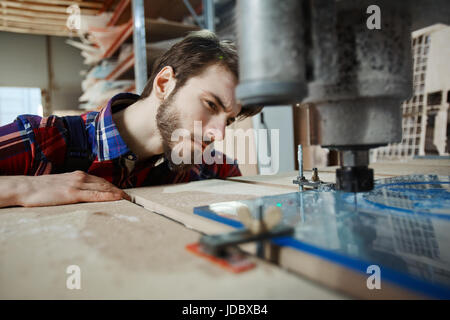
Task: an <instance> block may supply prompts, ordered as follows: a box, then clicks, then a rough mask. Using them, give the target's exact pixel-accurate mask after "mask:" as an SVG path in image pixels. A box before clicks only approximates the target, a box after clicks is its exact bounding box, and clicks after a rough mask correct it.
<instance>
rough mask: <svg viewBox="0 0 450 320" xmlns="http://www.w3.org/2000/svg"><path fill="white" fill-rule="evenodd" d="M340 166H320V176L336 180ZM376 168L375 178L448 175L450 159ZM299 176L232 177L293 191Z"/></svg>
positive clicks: (376, 165) (293, 173)
mask: <svg viewBox="0 0 450 320" xmlns="http://www.w3.org/2000/svg"><path fill="white" fill-rule="evenodd" d="M337 168H339V167H338V166H333V167H325V168H319V169H318V170H319V178H320V180H322V181H325V182H330V183H334V182H336V174H335V172H336V169H337ZM370 168H373V169H374V172H375V179H382V178H389V177H394V176H399V175H410V174H437V175H442V176H448V175H449V173H450V161H448V160H428V159H427V160H423V159H420V160H410V161H407V162H393V161H390V162H377V163H372V164H370ZM304 175H305V177H306V178H307V179H311V177H312V171H310V170H305V171H304ZM297 176H298V171H291V172H283V173H280V174H276V175H254V176H245V177H234V178H230V180H232V181H239V182H245V183H251V184H258V185H267V186H276V187H284V188H287V189H290V190H293V191H296V190H298V186H297V185H294V184H293V183H292V180H293V179H295V178H296V177H297Z"/></svg>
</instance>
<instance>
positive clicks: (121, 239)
mask: <svg viewBox="0 0 450 320" xmlns="http://www.w3.org/2000/svg"><path fill="white" fill-rule="evenodd" d="M198 238H199V234H198V233H196V232H194V231H192V230H188V229H186V228H184V227H183V226H182V225H180V224H178V223H176V222H174V221H170V220H168V219H166V218H164V217H162V216H159V215H157V214H154V213H152V212H150V211H148V210H145V209H143V208H141V207H139V206H136V205H134V204H132V203H130V202H127V201H117V202H106V203H90V204H87V203H86V204H76V205H66V206H57V207H42V208H6V209H0V257H1V259H0V299H316V298H320V299H336V298H342V297H343V296H342V295H339V294H336V293H333V292H331V291H328V290H325V289H324V288H322V287H320V286H317V285H314V284H313V283H311V282H309V281H307V280H303V279H301V278H300V277H298V276H295V275H293V274H290V273H288V272H286V271H284V270H282V269H280V268H278V267H276V266H274V265H271V264H268V263H265V262H263V261H260V260H257V259H255V261H256V262H257V267H256V268H255V269H253V270H251V271H247V272H245V273H241V274H238V275H235V274H232V273H230V272H228V271H225V270H223V269H222V268H220V267H218V266H216V265H214V264H212V263H210V262H208V261H206V260H204V259H202V258H199V257H197V256H195V255H193V254H191V253H189V252H187V251H186V250H185V249H184V247H185V245H186V244H188V243H192V242H196V241H197V240H198ZM69 265H78V266H79V267H80V268H81V289H80V290H69V289H67V288H66V281H67V277H68V276H69V275H68V274H66V268H67V267H68V266H69Z"/></svg>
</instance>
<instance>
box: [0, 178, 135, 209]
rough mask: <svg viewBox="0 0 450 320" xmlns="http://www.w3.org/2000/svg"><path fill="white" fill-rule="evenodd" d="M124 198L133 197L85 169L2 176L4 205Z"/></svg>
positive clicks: (0, 186) (0, 196) (1, 201)
mask: <svg viewBox="0 0 450 320" xmlns="http://www.w3.org/2000/svg"><path fill="white" fill-rule="evenodd" d="M120 199H127V200H130V196H129V195H127V194H126V193H125V192H124V191H123V190H121V189H119V188H117V187H115V186H114V185H113V184H111V183H109V182H108V181H106V180H105V179H103V178H99V177H96V176H92V175H89V174H87V173H85V172H83V171H74V172H70V173H62V174H49V175H42V176H8V177H0V207H6V206H17V205H18V206H24V207H41V206H56V205H62V204H70V203H79V202H97V201H113V200H120Z"/></svg>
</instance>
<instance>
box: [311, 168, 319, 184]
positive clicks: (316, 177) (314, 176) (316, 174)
mask: <svg viewBox="0 0 450 320" xmlns="http://www.w3.org/2000/svg"><path fill="white" fill-rule="evenodd" d="M311 180H312V181H314V182H318V181H320V179H319V171H318V170H317V168H313V174H312V177H311Z"/></svg>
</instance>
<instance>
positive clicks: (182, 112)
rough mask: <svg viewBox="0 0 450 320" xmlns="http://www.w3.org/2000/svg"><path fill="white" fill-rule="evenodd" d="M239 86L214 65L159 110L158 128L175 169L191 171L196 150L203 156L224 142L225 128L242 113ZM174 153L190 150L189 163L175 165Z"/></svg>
mask: <svg viewBox="0 0 450 320" xmlns="http://www.w3.org/2000/svg"><path fill="white" fill-rule="evenodd" d="M236 85H237V79H236V78H235V77H234V75H233V74H232V73H231V72H230V71H229V70H227V69H226V68H225V67H223V66H220V65H211V66H209V67H207V68H206V69H205V70H204V71H203V72H202V73H201V74H200V75H198V76H196V77H192V78H190V79H189V80H188V81H187V82H186V83H185V85H184V86H182V87H181V88H179V89H178V90H177V91H176V92H173V93H172V94H171V95H170V96H169V98H167V99H166V100H165V101H164V102H163V103H162V104H161V105H160V106H159V108H158V113H157V125H158V129H159V131H160V133H161V137H162V140H163V148H164V153H165V156H166V158H167V159H168V160H169V162H170V163H171V166H172V167H173V168H176V169H181V170H186V169H189V168H191V167H192V165H193V163H194V152H195V150H197V152H200V153H201V152H202V151H203V150H204V148H205V147H206V146H207V145H209V144H210V143H211V142H213V141H215V140H222V139H223V137H224V136H225V128H226V126H227V125H229V124H231V123H232V122H233V121H234V119H235V118H236V117H237V115H238V114H239V112H240V111H241V106H240V105H238V104H237V102H236V98H235V93H234V91H235V88H236ZM194 128H195V130H194ZM174 133H176V134H174ZM179 133H181V135H182V136H183V137H180V135H179ZM172 150H175V153H176V154H179V155H180V156H182V157H184V156H185V155H184V152H183V150H190V153H191V154H190V161H189V163H182V164H174V163H173V161H172V160H173V159H172Z"/></svg>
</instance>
